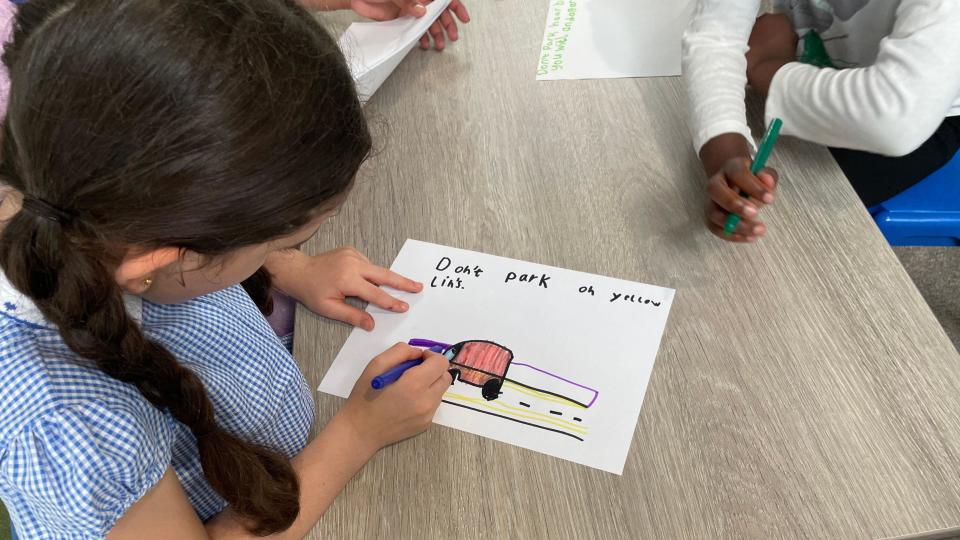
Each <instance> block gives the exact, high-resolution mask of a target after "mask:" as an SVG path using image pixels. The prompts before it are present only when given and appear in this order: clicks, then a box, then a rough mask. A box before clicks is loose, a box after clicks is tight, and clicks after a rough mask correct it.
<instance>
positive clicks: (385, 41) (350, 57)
mask: <svg viewBox="0 0 960 540" xmlns="http://www.w3.org/2000/svg"><path fill="white" fill-rule="evenodd" d="M449 5H450V0H435V1H434V2H432V3H430V4H427V5H426V7H427V13H426V15H424V16H423V17H420V18H414V17H409V16H408V17H400V18H399V19H394V20H392V21H384V22H367V23H353V24H351V25H350V27H349V28H347V31H346V32H344V33H343V35H342V36H340V41H339V43H340V50H342V51H343V53H344V56H346V58H347V63H348V64H349V65H350V72H351V73H352V74H353V79H354V81H356V83H357V94H359V95H360V100H361V101H367V100H369V99H370V98H371V97H372V96H373V94H374V93H376V91H377V89H378V88H380V85H382V84H383V83H384V81H386V80H387V77H389V76H390V74H391V73H393V70H394V69H396V68H397V66H398V65H400V62H401V61H402V60H403V59H404V57H406V56H407V53H409V52H410V49H413V47H414V46H415V45H416V44H417V42H418V41H419V40H420V38H421V37H422V36H423V34H425V33H426V32H427V29H429V28H430V25H431V24H433V22H434V21H436V20H437V18H438V17H440V14H441V13H443V10H444V9H446V8H447V6H449Z"/></svg>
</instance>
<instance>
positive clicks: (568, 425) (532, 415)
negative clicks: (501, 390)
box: [443, 392, 587, 435]
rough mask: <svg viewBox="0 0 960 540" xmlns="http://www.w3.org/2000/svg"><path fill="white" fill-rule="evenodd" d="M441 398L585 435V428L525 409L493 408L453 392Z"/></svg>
mask: <svg viewBox="0 0 960 540" xmlns="http://www.w3.org/2000/svg"><path fill="white" fill-rule="evenodd" d="M443 396H444V397H446V398H452V399H458V400H460V401H466V402H468V403H473V404H474V405H479V406H481V407H483V408H485V409H490V410H492V411H497V412H499V413H503V414H509V415H510V416H515V417H518V418H526V419H527V420H536V421H538V422H544V423H547V424H552V425H554V426H557V427H561V428H563V429H567V430H570V431H573V432H576V433H579V434H580V435H586V434H587V430H586V429H585V426H583V425H576V424H572V423H570V422H567V421H566V420H561V419H559V418H553V417H551V416H548V415H545V414H542V413H538V412H534V411H528V410H526V409H521V408H519V407H512V406H510V405H506V404H503V403H497V404H496V405H498V407H494V406H493V404H491V403H490V402H489V401H486V400H484V399H481V398H472V397H469V396H463V395H460V394H454V393H453V392H447V393H446V394H444V395H443ZM501 407H504V408H501ZM508 409H510V410H508ZM513 411H519V412H521V413H524V414H517V413H516V412H513Z"/></svg>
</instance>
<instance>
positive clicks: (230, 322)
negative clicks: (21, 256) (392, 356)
mask: <svg viewBox="0 0 960 540" xmlns="http://www.w3.org/2000/svg"><path fill="white" fill-rule="evenodd" d="M127 308H128V311H129V312H130V314H131V315H132V316H133V317H135V318H136V319H137V320H139V321H140V323H141V327H142V328H143V330H144V332H145V333H146V334H147V336H149V337H150V338H152V339H154V340H156V341H158V342H159V343H162V344H163V345H165V346H166V347H167V349H169V350H170V351H171V352H172V353H173V354H174V355H175V356H176V357H177V358H178V359H179V360H180V362H182V363H183V364H184V365H186V366H188V367H190V368H191V369H193V370H194V372H196V373H197V375H198V376H199V377H200V379H201V380H202V381H203V383H204V385H205V386H206V389H207V394H208V395H209V396H210V399H211V400H212V402H213V406H214V410H215V412H216V418H217V422H218V423H219V425H220V426H222V427H223V428H225V429H227V430H229V431H230V432H232V433H234V434H235V435H238V436H240V437H242V438H243V439H245V440H248V441H252V442H255V443H257V444H261V445H264V446H266V447H269V448H273V449H275V450H277V451H279V452H280V453H282V454H284V455H286V456H290V457H293V456H294V455H296V454H297V453H299V452H300V451H301V450H302V449H303V448H304V446H305V445H306V443H307V438H308V435H309V431H310V427H311V425H312V423H313V417H314V404H313V396H312V392H311V391H310V389H309V388H308V386H307V383H306V381H305V379H304V377H303V374H302V373H301V372H300V370H299V369H298V367H297V365H296V363H295V362H294V359H293V357H292V356H291V355H290V353H288V352H287V350H286V349H285V348H284V347H283V345H281V343H280V341H279V339H278V338H277V336H276V334H275V333H274V332H273V330H272V329H271V328H270V326H269V325H268V324H267V322H266V320H265V319H264V317H263V315H261V314H260V312H259V311H258V310H257V308H256V306H255V305H254V304H253V302H252V301H251V300H250V298H249V297H248V296H247V294H246V292H244V290H243V289H242V288H241V287H240V286H235V287H231V288H229V289H225V290H223V291H219V292H216V293H213V294H209V295H206V296H202V297H200V298H195V299H193V300H190V301H188V302H185V303H183V304H176V305H160V304H153V303H150V302H147V301H144V300H141V299H140V298H134V297H131V298H129V299H128V302H127ZM85 364H88V363H87V362H85V361H83V360H82V359H80V358H78V357H77V356H76V355H75V354H73V352H71V351H70V350H69V349H68V348H67V346H66V345H65V344H64V343H63V341H62V340H61V339H60V335H59V334H58V333H57V331H56V329H54V328H51V326H50V324H49V323H48V322H46V321H45V320H44V319H43V317H42V315H41V314H40V313H39V311H38V310H37V309H36V307H35V306H34V305H33V303H32V302H31V301H30V300H29V299H27V298H26V297H24V296H23V295H21V294H19V292H17V291H16V290H15V289H14V288H13V287H12V286H11V285H10V284H9V282H8V281H7V280H6V278H5V277H4V276H3V274H2V273H0V499H2V500H3V503H4V505H6V507H7V509H8V510H9V512H10V518H11V520H12V522H13V527H14V530H15V531H16V533H17V535H18V536H19V537H20V538H23V539H27V538H29V539H33V538H42V539H43V538H58V539H60V538H66V539H90V538H102V537H104V536H105V535H106V534H107V533H108V532H109V531H110V529H111V528H112V527H113V526H114V524H115V523H116V522H117V520H118V519H119V518H120V517H121V516H123V514H124V512H126V510H127V509H128V508H129V507H130V506H131V505H132V504H133V503H135V502H137V500H139V499H140V497H142V496H143V495H144V494H145V493H146V492H147V491H149V490H150V489H151V488H152V487H153V486H154V485H156V483H157V482H158V481H159V480H160V477H161V476H163V474H164V472H165V471H166V469H167V468H168V467H173V470H174V471H175V472H176V474H177V477H178V478H179V479H180V483H181V484H182V485H183V488H184V490H185V491H186V494H187V496H188V497H189V499H190V502H191V503H192V504H193V507H194V509H195V510H196V512H197V515H198V516H199V517H200V519H202V520H207V519H209V518H211V517H212V516H214V515H215V514H217V513H218V512H220V511H221V510H223V508H224V507H225V506H226V503H225V502H224V501H223V499H221V498H220V497H219V496H218V495H217V494H216V492H215V491H214V490H213V489H212V488H211V487H210V485H209V484H208V483H207V482H206V480H205V479H204V477H203V471H202V469H201V466H200V460H199V455H198V453H197V446H196V439H195V438H194V437H193V435H192V434H191V433H190V430H189V429H188V428H187V427H186V426H184V425H183V424H181V423H180V422H178V421H177V420H175V419H174V418H173V417H172V416H171V415H170V413H169V412H168V411H166V410H160V409H157V408H156V407H154V406H153V405H151V404H150V402H148V401H147V400H146V399H145V398H144V397H143V396H141V395H140V393H139V392H138V391H137V389H136V388H135V387H134V386H132V385H129V384H126V383H121V382H118V381H116V380H114V379H112V378H110V377H108V376H107V375H105V374H103V373H101V372H100V371H98V370H96V369H94V368H91V367H85Z"/></svg>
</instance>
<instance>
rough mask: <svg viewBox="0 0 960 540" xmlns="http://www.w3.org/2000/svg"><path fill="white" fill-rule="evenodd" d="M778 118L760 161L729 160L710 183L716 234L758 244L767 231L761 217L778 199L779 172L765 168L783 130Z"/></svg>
mask: <svg viewBox="0 0 960 540" xmlns="http://www.w3.org/2000/svg"><path fill="white" fill-rule="evenodd" d="M781 124H782V123H781V121H780V120H779V119H775V120H774V121H773V122H772V123H771V125H770V129H768V130H767V134H766V135H765V136H764V139H763V141H761V144H760V149H759V151H758V152H757V156H756V159H754V160H753V161H752V162H751V160H750V159H749V158H746V157H734V158H732V159H729V160H727V161H726V162H725V163H724V165H723V166H722V168H721V169H720V170H719V172H717V173H716V174H714V175H713V176H712V177H711V178H710V180H709V182H708V183H707V195H708V196H709V199H708V200H707V205H706V220H707V227H708V228H709V229H710V232H712V233H713V234H714V235H716V236H718V237H720V238H723V239H724V240H729V241H732V242H755V241H756V240H757V239H758V238H760V237H761V236H763V235H764V234H765V233H766V232H767V229H766V226H765V225H764V224H763V223H762V222H760V221H759V220H758V219H757V217H758V216H759V214H760V210H761V209H762V208H763V206H764V205H766V204H771V203H773V202H774V200H776V196H775V195H774V192H775V190H776V186H777V179H778V178H777V176H778V175H777V172H776V171H775V170H774V169H771V168H768V167H765V164H766V161H767V158H768V157H769V155H770V152H771V151H772V149H773V144H774V142H776V139H777V136H778V134H779V131H780V125H781Z"/></svg>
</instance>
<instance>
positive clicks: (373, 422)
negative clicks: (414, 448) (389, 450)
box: [337, 343, 453, 455]
mask: <svg viewBox="0 0 960 540" xmlns="http://www.w3.org/2000/svg"><path fill="white" fill-rule="evenodd" d="M417 358H423V363H422V364H420V365H419V366H416V367H413V368H410V369H408V370H407V371H406V372H404V374H403V375H402V376H401V377H400V379H399V380H398V381H397V382H395V383H393V384H391V385H390V386H387V387H386V388H384V389H382V390H374V389H373V388H371V387H370V381H371V380H372V379H373V378H374V377H376V376H378V375H381V374H383V373H384V372H385V371H387V370H389V369H390V368H392V367H394V366H396V365H397V364H400V363H402V362H406V361H407V360H414V359H417ZM449 368H450V362H448V361H447V359H446V358H445V357H443V356H442V355H439V354H436V353H433V352H430V351H425V350H422V349H418V348H416V347H411V346H409V345H407V344H406V343H397V344H396V345H394V346H393V347H390V348H389V349H387V350H386V351H385V352H383V354H381V355H379V356H377V357H376V358H374V359H373V360H372V361H371V362H370V363H369V364H368V365H367V367H366V369H364V371H363V373H362V374H361V375H360V378H359V379H357V382H356V384H355V385H354V387H353V391H352V392H350V397H348V398H347V402H346V404H344V406H343V408H342V409H340V412H338V413H337V416H339V417H341V419H342V420H344V421H345V422H344V423H345V424H346V425H348V426H350V428H351V430H352V431H353V433H354V436H355V438H356V440H357V441H358V443H359V444H360V448H358V449H357V451H358V452H369V455H372V454H373V453H375V452H376V451H377V450H379V449H381V448H383V447H384V446H387V445H389V444H393V443H395V442H399V441H402V440H403V439H407V438H410V437H413V436H414V435H418V434H420V433H422V432H423V431H425V430H426V429H427V428H428V427H430V422H431V421H433V415H434V413H436V411H437V407H439V406H440V399H441V398H442V397H443V393H444V392H446V391H447V389H448V388H450V384H451V383H452V382H453V378H452V377H451V376H450V374H449V373H448V372H447V370H448V369H449Z"/></svg>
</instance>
